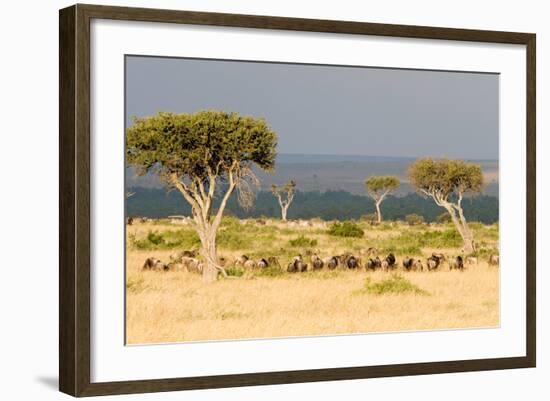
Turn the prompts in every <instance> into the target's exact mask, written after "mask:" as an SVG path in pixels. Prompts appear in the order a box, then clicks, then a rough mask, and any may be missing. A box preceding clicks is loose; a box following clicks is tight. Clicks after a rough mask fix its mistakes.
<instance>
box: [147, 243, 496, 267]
mask: <svg viewBox="0 0 550 401" xmlns="http://www.w3.org/2000/svg"><path fill="white" fill-rule="evenodd" d="M197 256H198V252H197V251H196V250H192V251H182V252H179V253H177V254H175V255H172V256H170V262H168V263H164V262H162V261H161V260H159V259H157V258H154V257H149V258H147V259H146V260H145V263H144V264H143V268H142V269H143V270H155V271H186V272H191V273H201V272H202V269H203V262H202V261H201V260H199V259H198V258H197ZM478 262H479V258H478V257H475V256H466V257H464V256H462V255H458V256H453V257H449V258H448V257H447V256H445V255H444V254H443V253H436V252H434V253H432V254H431V255H430V256H429V257H427V258H426V260H425V263H424V262H423V261H422V259H418V258H412V257H409V256H406V257H404V258H403V260H402V261H401V264H399V263H398V261H397V259H396V257H395V255H394V254H393V253H391V252H390V253H388V254H387V255H386V256H382V258H381V257H380V256H379V255H378V251H377V250H376V249H375V248H368V249H366V250H362V251H360V252H359V254H358V255H354V254H353V253H351V252H346V253H343V254H341V255H334V256H327V257H321V256H319V255H318V253H312V254H311V253H310V254H309V255H306V257H304V256H302V255H301V254H300V255H296V256H294V257H293V258H292V260H291V261H290V262H289V263H288V264H287V265H286V271H287V272H288V273H301V272H306V271H318V270H323V269H327V270H334V269H336V268H340V269H344V270H356V269H365V270H367V271H376V270H382V271H393V270H397V269H399V268H400V267H401V268H402V270H404V271H423V270H424V266H425V267H426V269H427V270H428V271H435V270H438V269H440V268H442V266H444V264H445V263H446V264H447V266H448V268H449V270H459V271H463V270H464V268H465V266H476V265H477V264H478ZM487 262H488V264H489V265H490V266H498V265H499V255H496V254H492V255H490V256H489V258H488V260H487ZM218 263H219V265H220V266H222V267H231V266H233V267H241V268H244V269H245V270H262V269H266V268H269V267H271V268H278V269H281V264H280V263H279V260H278V258H277V257H275V256H269V257H264V258H259V259H252V258H249V257H248V256H247V255H241V256H239V257H237V258H235V260H233V262H230V261H228V260H227V259H226V258H223V257H222V258H220V259H219V261H218Z"/></svg>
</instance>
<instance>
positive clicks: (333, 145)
mask: <svg viewBox="0 0 550 401" xmlns="http://www.w3.org/2000/svg"><path fill="white" fill-rule="evenodd" d="M498 97H499V81H498V75H496V74H480V73H458V72H442V71H417V70H396V69H377V68H366V67H359V68H357V67H345V66H319V65H300V64H277V63H255V62H236V61H217V60H195V59H177V58H158V57H140V56H128V57H127V58H126V111H127V115H126V119H127V123H128V124H129V123H131V117H132V116H139V117H142V116H147V115H152V114H155V113H157V112H158V111H172V112H178V113H183V112H186V113H188V112H194V111H197V110H201V109H223V110H227V111H236V112H239V113H241V114H245V115H253V116H256V117H264V118H265V119H266V120H267V122H268V123H269V125H270V126H271V127H272V128H273V129H275V130H276V131H277V133H278V134H279V152H280V153H307V154H310V153H311V154H336V155H373V156H412V157H418V156H437V157H442V156H445V157H451V158H466V159H497V158H498V107H499V106H498Z"/></svg>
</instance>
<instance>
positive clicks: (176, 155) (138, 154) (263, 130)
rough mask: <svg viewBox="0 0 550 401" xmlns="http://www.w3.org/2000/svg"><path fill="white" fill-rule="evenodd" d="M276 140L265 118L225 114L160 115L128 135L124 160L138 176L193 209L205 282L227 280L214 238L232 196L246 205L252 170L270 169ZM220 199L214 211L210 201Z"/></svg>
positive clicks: (254, 181) (136, 125)
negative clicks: (153, 178)
mask: <svg viewBox="0 0 550 401" xmlns="http://www.w3.org/2000/svg"><path fill="white" fill-rule="evenodd" d="M276 146H277V135H276V133H275V132H274V131H272V130H271V129H270V128H269V127H268V125H267V124H266V122H265V121H264V120H263V119H255V118H252V117H243V116H240V115H239V114H237V113H227V112H223V111H215V110H212V111H199V112H197V113H194V114H174V113H159V114H157V115H155V116H152V117H147V118H136V119H134V123H133V125H132V126H131V127H129V128H128V130H127V132H126V158H127V161H128V164H129V165H131V166H133V167H135V168H136V169H137V172H138V174H141V175H143V174H146V173H147V172H153V173H156V174H158V175H159V177H160V178H161V180H162V181H163V182H164V183H165V184H166V185H167V186H168V187H169V188H174V189H177V190H178V191H179V192H180V193H181V194H182V195H183V198H184V199H185V200H186V201H187V202H188V203H189V204H190V205H191V210H192V217H193V221H194V226H195V228H196V230H197V233H198V235H199V238H200V241H201V256H202V257H203V259H204V267H203V271H202V277H203V280H204V281H206V282H211V281H214V280H216V278H217V276H218V273H220V272H221V273H222V274H223V275H226V273H225V270H224V269H223V267H222V266H220V265H219V264H218V259H217V253H216V235H217V231H218V228H219V226H220V223H221V220H222V216H223V213H224V210H225V207H226V205H227V202H228V200H229V198H230V197H231V195H232V194H233V193H234V192H235V191H236V192H237V194H238V199H239V203H240V204H241V205H243V206H250V205H251V204H252V202H253V199H254V195H253V192H252V186H253V185H257V184H258V180H257V178H256V176H255V175H254V173H253V171H252V166H254V165H255V166H257V167H259V168H260V169H262V170H265V171H270V170H272V169H273V166H274V163H275V156H276V152H275V150H276ZM215 197H216V198H219V204H218V205H217V210H215V211H214V210H213V203H214V199H215Z"/></svg>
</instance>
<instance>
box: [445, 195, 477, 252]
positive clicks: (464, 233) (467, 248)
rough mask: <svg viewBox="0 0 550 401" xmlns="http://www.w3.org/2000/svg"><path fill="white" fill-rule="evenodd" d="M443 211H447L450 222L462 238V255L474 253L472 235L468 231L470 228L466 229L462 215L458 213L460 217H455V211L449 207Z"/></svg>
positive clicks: (466, 225) (466, 224)
mask: <svg viewBox="0 0 550 401" xmlns="http://www.w3.org/2000/svg"><path fill="white" fill-rule="evenodd" d="M445 209H447V212H448V213H449V214H450V215H451V220H452V222H453V224H454V225H455V228H456V230H457V231H458V233H459V234H460V236H461V237H462V241H463V242H464V253H467V254H468V253H472V252H474V251H475V244H474V235H473V233H472V231H471V230H470V227H468V223H466V219H465V218H464V216H463V214H462V213H460V217H459V216H457V215H456V211H455V210H454V208H453V207H452V206H451V205H449V206H445Z"/></svg>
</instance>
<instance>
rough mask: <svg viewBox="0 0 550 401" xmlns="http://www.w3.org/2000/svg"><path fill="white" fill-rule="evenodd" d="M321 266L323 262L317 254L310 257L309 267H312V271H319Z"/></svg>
mask: <svg viewBox="0 0 550 401" xmlns="http://www.w3.org/2000/svg"><path fill="white" fill-rule="evenodd" d="M323 266H324V263H323V260H322V259H321V258H320V257H319V256H318V255H317V254H314V255H313V256H312V257H311V267H313V270H320V269H322V268H323Z"/></svg>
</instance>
